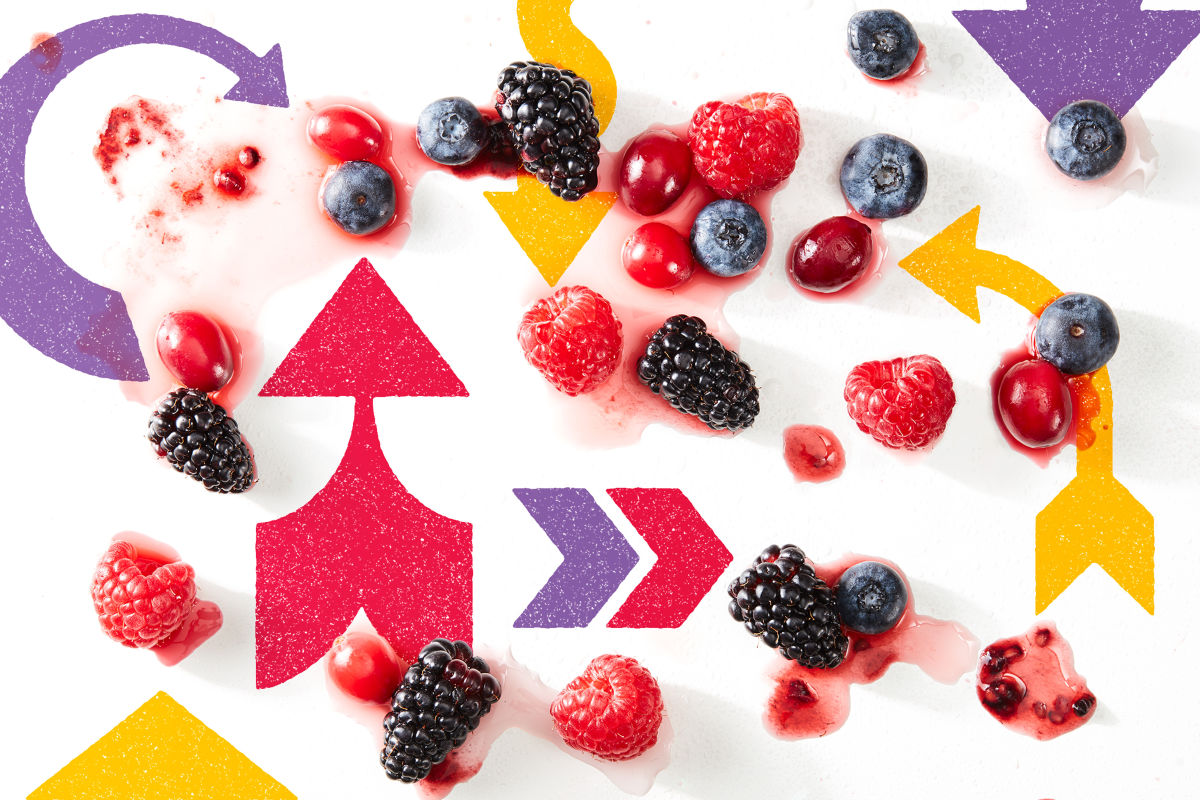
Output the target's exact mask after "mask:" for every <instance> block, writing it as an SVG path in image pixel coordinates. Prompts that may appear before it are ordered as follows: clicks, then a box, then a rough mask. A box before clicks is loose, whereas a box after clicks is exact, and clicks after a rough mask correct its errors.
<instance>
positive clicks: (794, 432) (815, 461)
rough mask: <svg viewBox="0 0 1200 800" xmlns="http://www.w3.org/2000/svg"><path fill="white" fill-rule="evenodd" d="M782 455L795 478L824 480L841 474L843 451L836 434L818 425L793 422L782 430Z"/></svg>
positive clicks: (843, 462)
mask: <svg viewBox="0 0 1200 800" xmlns="http://www.w3.org/2000/svg"><path fill="white" fill-rule="evenodd" d="M783 458H784V461H786V462H787V465H788V469H790V470H791V471H792V474H793V475H795V476H796V480H798V481H807V482H809V483H824V482H825V481H831V480H833V479H834V478H836V477H838V476H839V475H841V474H842V470H844V469H845V468H846V451H845V450H844V449H843V448H842V443H841V442H840V441H838V438H837V436H835V435H834V433H833V431H831V430H829V429H828V428H822V427H821V426H820V425H792V426H791V427H789V428H786V429H785V430H784V432H783Z"/></svg>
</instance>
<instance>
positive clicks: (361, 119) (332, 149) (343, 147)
mask: <svg viewBox="0 0 1200 800" xmlns="http://www.w3.org/2000/svg"><path fill="white" fill-rule="evenodd" d="M308 140H309V141H310V142H312V143H313V144H314V145H316V146H317V147H318V148H320V149H321V150H322V151H323V152H326V153H328V154H329V155H331V156H333V157H334V158H336V159H339V160H341V161H370V160H371V159H372V158H374V157H375V156H377V155H379V151H380V150H382V149H383V127H382V126H381V125H380V124H379V123H378V122H376V121H375V118H374V117H372V116H371V115H370V114H368V113H367V112H365V111H362V110H360V109H357V108H355V107H354V106H347V105H333V106H326V107H325V108H322V109H321V110H320V111H318V112H317V113H315V114H313V115H312V117H311V118H310V119H309V120H308Z"/></svg>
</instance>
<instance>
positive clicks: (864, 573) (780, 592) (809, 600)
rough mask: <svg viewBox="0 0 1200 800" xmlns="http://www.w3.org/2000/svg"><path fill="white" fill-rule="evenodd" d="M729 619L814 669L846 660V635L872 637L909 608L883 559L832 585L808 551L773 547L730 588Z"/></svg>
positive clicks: (853, 568) (864, 563) (862, 564)
mask: <svg viewBox="0 0 1200 800" xmlns="http://www.w3.org/2000/svg"><path fill="white" fill-rule="evenodd" d="M728 592H729V597H730V601H729V614H730V616H732V617H733V618H734V619H735V620H737V621H738V622H740V623H742V624H743V625H744V626H745V627H746V630H747V631H748V632H749V633H750V634H751V635H753V636H756V637H758V638H759V639H760V640H761V641H762V642H763V644H765V645H767V646H768V647H772V648H776V649H778V650H779V653H780V655H782V656H783V657H784V658H786V659H789V660H791V661H795V662H796V663H798V664H800V665H802V666H805V667H808V668H810V669H834V668H836V667H838V666H840V665H841V663H842V662H843V661H844V660H845V659H846V657H847V655H848V653H849V648H850V639H849V637H848V636H847V631H849V632H851V633H854V634H859V635H864V636H874V635H878V634H881V633H885V632H887V631H890V630H891V629H892V628H894V627H896V625H897V624H899V622H900V619H901V618H902V617H903V616H904V612H905V610H906V609H907V608H908V585H907V584H906V583H905V581H904V578H903V576H901V575H900V573H899V572H897V571H896V570H895V569H893V568H892V567H890V566H888V565H887V564H884V563H882V562H879V561H860V562H859V563H857V564H855V565H853V566H851V567H849V568H848V569H847V570H846V571H845V572H843V573H842V575H841V577H839V578H838V581H837V583H836V584H835V585H834V586H833V587H830V586H829V585H828V584H826V583H825V581H823V580H821V578H819V577H817V574H816V572H815V571H814V570H813V567H812V565H811V564H809V563H808V561H807V559H806V558H805V555H804V551H802V550H801V549H800V548H798V547H796V546H795V545H790V544H789V545H784V546H783V547H779V546H778V545H771V546H770V547H768V548H766V549H765V550H763V552H762V553H761V554H760V555H759V556H758V558H756V559H754V563H752V564H751V565H750V567H749V568H748V569H746V570H745V571H744V572H742V573H741V574H740V575H738V576H737V577H736V578H735V579H734V580H733V582H732V583H730V584H729V590H728Z"/></svg>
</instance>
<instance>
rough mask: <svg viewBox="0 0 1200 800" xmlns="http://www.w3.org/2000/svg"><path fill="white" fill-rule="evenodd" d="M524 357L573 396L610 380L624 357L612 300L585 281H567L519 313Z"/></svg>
mask: <svg viewBox="0 0 1200 800" xmlns="http://www.w3.org/2000/svg"><path fill="white" fill-rule="evenodd" d="M517 341H519V342H520V343H521V349H522V350H523V351H524V352H525V360H526V361H528V362H529V363H530V364H532V365H533V366H534V367H536V368H537V370H538V371H539V372H541V373H542V375H543V376H545V378H546V380H548V381H550V383H552V384H554V388H556V389H558V390H559V391H560V392H565V393H566V394H569V395H571V396H572V397H573V396H575V395H577V394H583V393H584V392H590V391H591V390H592V389H595V388H596V387H597V386H599V385H600V384H601V383H603V382H604V381H605V380H607V379H608V376H610V375H612V374H613V372H614V371H615V370H616V368H617V362H618V361H620V358H621V323H620V321H618V320H617V318H616V317H615V316H614V315H613V310H612V306H611V305H609V303H608V301H607V300H605V299H604V298H603V297H601V296H600V295H599V294H597V293H596V292H593V291H592V290H591V289H589V288H587V287H586V286H564V287H562V288H561V289H559V290H558V291H556V292H555V293H554V294H552V295H550V296H549V297H547V298H544V299H542V300H539V301H538V302H536V303H534V305H533V307H532V308H531V309H529V310H528V311H526V312H525V316H524V317H522V318H521V327H520V328H519V329H518V330H517Z"/></svg>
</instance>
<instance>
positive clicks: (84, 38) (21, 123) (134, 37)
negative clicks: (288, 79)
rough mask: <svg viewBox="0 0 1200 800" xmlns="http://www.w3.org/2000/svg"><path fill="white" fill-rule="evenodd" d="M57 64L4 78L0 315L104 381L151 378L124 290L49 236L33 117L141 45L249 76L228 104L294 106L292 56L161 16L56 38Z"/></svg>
mask: <svg viewBox="0 0 1200 800" xmlns="http://www.w3.org/2000/svg"><path fill="white" fill-rule="evenodd" d="M55 38H56V39H57V40H58V42H59V44H60V45H61V53H62V55H61V58H59V59H58V61H57V64H55V63H54V62H53V61H47V59H46V56H45V51H44V50H39V49H38V48H35V49H34V50H31V51H30V52H29V53H27V54H26V55H25V56H23V57H22V58H21V59H20V60H19V61H17V63H15V64H13V66H12V67H11V68H10V69H9V70H8V72H6V73H5V74H4V77H3V78H0V212H2V214H0V217H2V218H0V317H3V319H4V321H5V322H7V323H8V324H9V325H10V326H12V329H13V330H14V331H16V332H17V334H19V335H20V336H21V338H23V339H24V340H25V341H27V342H29V343H30V344H31V345H33V346H34V347H36V348H37V349H38V350H41V351H42V352H43V353H45V354H46V355H48V356H50V357H51V358H53V359H55V360H56V361H59V362H61V363H63V364H65V365H67V366H68V367H71V368H72V369H76V370H79V371H80V372H86V373H87V374H89V375H95V376H98V377H101V378H111V379H114V380H132V381H144V380H147V379H148V378H149V375H148V374H147V372H146V364H145V362H144V361H143V360H142V353H141V350H140V349H139V348H138V342H137V336H136V335H135V334H134V332H133V322H132V321H131V320H130V319H129V313H128V312H127V311H126V310H125V301H124V300H123V299H122V298H121V295H120V293H118V292H115V291H113V290H112V289H108V288H105V287H103V286H100V285H99V284H95V283H92V282H91V281H89V280H87V279H86V278H84V277H83V276H82V275H80V274H79V273H77V272H75V271H74V270H72V269H71V268H70V267H69V266H68V265H67V264H66V263H65V262H64V261H63V260H62V259H61V258H59V257H58V254H57V253H55V252H54V250H53V248H51V247H50V245H49V243H48V242H47V241H46V238H45V236H43V235H42V231H41V229H40V228H39V227H38V224H37V221H36V220H35V219H34V218H33V211H32V210H31V209H30V207H29V199H28V197H27V196H26V194H25V150H26V147H27V145H28V143H29V135H30V133H31V131H32V129H33V121H34V119H35V118H36V117H37V114H38V111H39V110H40V109H41V107H42V104H43V103H44V102H45V101H46V98H47V97H48V96H49V95H50V93H51V92H52V91H54V87H56V86H57V85H58V84H59V82H60V81H61V80H62V79H63V78H65V77H67V75H69V74H70V73H71V71H72V70H74V69H75V68H76V67H78V66H80V65H81V64H83V63H84V62H85V61H87V60H88V59H90V58H94V57H95V56H98V55H100V54H101V53H104V52H107V51H109V50H113V49H116V48H118V47H124V46H126V45H131V44H169V45H174V46H176V47H183V48H186V49H188V50H193V51H195V52H197V53H201V54H203V55H206V56H209V57H210V58H212V59H213V60H215V61H216V62H218V63H219V64H221V65H223V66H224V67H226V68H227V69H229V70H230V71H232V72H233V73H235V74H236V75H237V76H238V78H239V80H238V82H237V83H236V84H234V86H233V88H232V89H230V90H229V91H228V92H227V93H226V94H225V99H227V100H240V101H242V102H246V103H259V104H261V105H269V106H281V107H285V108H286V107H287V105H288V98H287V87H286V84H285V83H284V78H283V54H282V52H281V50H280V48H279V45H275V46H274V47H273V48H271V50H270V51H269V52H268V53H267V54H266V55H265V56H261V57H259V56H257V55H255V54H254V53H253V52H252V51H251V50H249V49H248V48H246V47H245V46H244V45H241V44H239V43H238V42H236V41H234V40H233V39H230V38H229V37H228V36H226V35H225V34H223V33H221V32H220V31H217V30H214V29H213V28H209V27H206V26H204V25H200V24H198V23H195V22H189V21H187V20H182V19H177V18H175V17H167V16H160V15H157V14H128V15H125V16H116V17H104V18H102V19H95V20H91V21H90V22H84V23H82V24H80V25H76V26H75V27H73V28H69V29H67V30H65V31H63V32H62V33H60V34H58V36H57V37H55Z"/></svg>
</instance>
